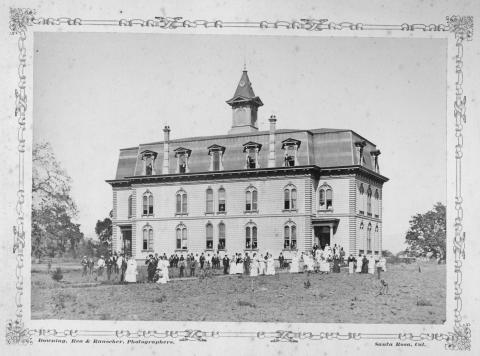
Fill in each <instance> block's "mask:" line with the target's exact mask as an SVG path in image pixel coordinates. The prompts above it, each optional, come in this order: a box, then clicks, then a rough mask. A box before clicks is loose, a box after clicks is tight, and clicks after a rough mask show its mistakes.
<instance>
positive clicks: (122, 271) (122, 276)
mask: <svg viewBox="0 0 480 356" xmlns="http://www.w3.org/2000/svg"><path fill="white" fill-rule="evenodd" d="M127 267H128V264H127V259H126V258H125V254H122V261H121V267H120V282H122V283H123V282H125V273H126V271H127Z"/></svg>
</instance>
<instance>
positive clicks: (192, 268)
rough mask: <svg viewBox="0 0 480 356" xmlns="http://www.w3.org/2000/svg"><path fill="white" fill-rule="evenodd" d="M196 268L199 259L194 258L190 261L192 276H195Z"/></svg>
mask: <svg viewBox="0 0 480 356" xmlns="http://www.w3.org/2000/svg"><path fill="white" fill-rule="evenodd" d="M195 268H197V261H196V260H195V258H192V260H191V261H190V277H195Z"/></svg>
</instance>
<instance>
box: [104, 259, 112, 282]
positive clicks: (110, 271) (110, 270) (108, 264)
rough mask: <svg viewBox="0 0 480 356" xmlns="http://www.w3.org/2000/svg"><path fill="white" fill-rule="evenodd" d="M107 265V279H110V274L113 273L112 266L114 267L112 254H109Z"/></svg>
mask: <svg viewBox="0 0 480 356" xmlns="http://www.w3.org/2000/svg"><path fill="white" fill-rule="evenodd" d="M105 265H106V266H107V280H110V276H111V275H112V267H113V259H112V256H110V255H109V256H108V257H107V259H106V260H105Z"/></svg>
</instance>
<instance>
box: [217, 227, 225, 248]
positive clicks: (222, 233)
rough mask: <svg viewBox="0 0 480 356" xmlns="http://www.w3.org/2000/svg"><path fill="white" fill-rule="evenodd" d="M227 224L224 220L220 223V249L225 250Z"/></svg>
mask: <svg viewBox="0 0 480 356" xmlns="http://www.w3.org/2000/svg"><path fill="white" fill-rule="evenodd" d="M225 245H226V240H225V224H224V223H223V222H222V223H220V224H218V249H219V250H225Z"/></svg>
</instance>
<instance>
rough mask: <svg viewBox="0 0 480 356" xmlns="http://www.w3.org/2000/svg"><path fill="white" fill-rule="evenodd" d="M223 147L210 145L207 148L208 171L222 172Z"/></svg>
mask: <svg viewBox="0 0 480 356" xmlns="http://www.w3.org/2000/svg"><path fill="white" fill-rule="evenodd" d="M224 152H225V147H223V146H219V145H211V146H209V147H208V154H209V156H210V171H223V154H224Z"/></svg>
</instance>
